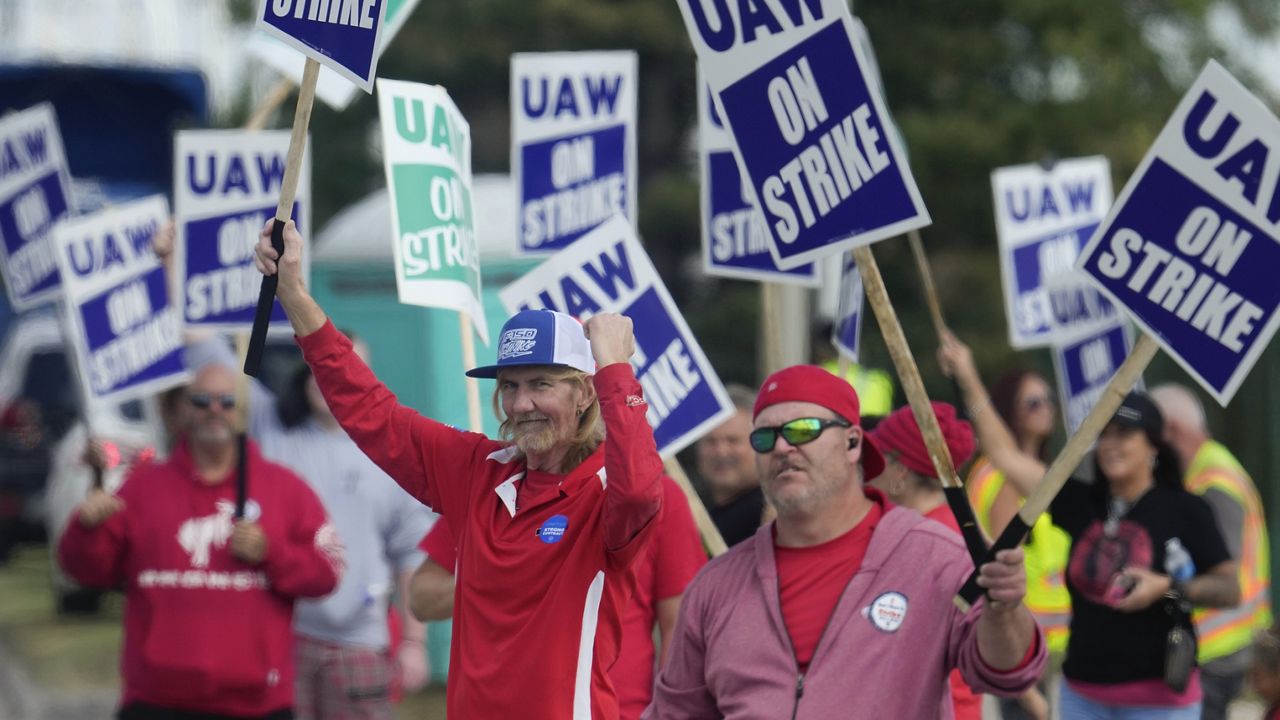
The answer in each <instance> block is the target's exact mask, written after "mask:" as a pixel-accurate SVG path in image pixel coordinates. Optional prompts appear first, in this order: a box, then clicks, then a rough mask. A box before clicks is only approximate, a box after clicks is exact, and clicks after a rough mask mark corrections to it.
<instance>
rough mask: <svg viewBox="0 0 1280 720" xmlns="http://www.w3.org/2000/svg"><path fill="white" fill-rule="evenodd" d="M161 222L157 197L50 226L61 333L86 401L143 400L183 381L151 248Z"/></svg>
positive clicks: (164, 214)
mask: <svg viewBox="0 0 1280 720" xmlns="http://www.w3.org/2000/svg"><path fill="white" fill-rule="evenodd" d="M168 217H169V207H168V203H166V202H165V199H164V196H162V195H157V196H154V197H150V198H145V199H142V200H137V201H134V202H131V203H128V204H126V205H120V206H118V207H115V208H111V209H109V210H102V211H100V212H97V213H95V214H93V215H89V216H85V217H80V218H75V219H73V220H66V221H64V222H62V223H59V224H58V225H57V227H55V228H54V232H53V241H54V245H55V246H56V253H57V256H58V264H59V267H60V268H61V270H62V285H63V289H64V292H65V298H64V299H65V302H64V303H63V308H64V311H65V313H66V318H67V327H68V333H67V334H68V336H69V337H70V339H71V344H72V346H73V347H74V349H75V357H76V361H77V364H78V366H79V367H80V369H81V373H80V374H81V376H82V377H83V378H84V381H85V382H84V384H85V391H86V393H85V394H86V396H87V398H88V399H89V400H90V401H104V400H108V399H111V400H125V399H129V398H137V397H143V396H146V395H148V394H151V393H156V392H160V391H161V390H164V389H166V388H169V387H172V386H174V385H178V384H180V383H182V382H185V381H186V378H187V372H186V369H185V368H184V367H183V363H182V351H183V347H184V343H183V337H182V315H181V314H180V313H179V311H178V308H177V307H176V306H175V305H174V304H173V303H172V302H171V301H170V298H169V291H168V287H167V285H166V278H165V271H164V267H163V266H162V265H161V264H160V261H159V259H158V258H156V256H155V253H154V252H153V251H152V248H151V238H152V236H153V235H155V233H156V231H157V230H159V229H160V226H161V225H163V224H164V223H165V222H167V221H168Z"/></svg>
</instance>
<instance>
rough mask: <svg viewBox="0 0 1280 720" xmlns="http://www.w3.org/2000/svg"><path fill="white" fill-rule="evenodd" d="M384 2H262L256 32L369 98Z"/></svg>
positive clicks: (319, 0)
mask: <svg viewBox="0 0 1280 720" xmlns="http://www.w3.org/2000/svg"><path fill="white" fill-rule="evenodd" d="M385 9H386V1H385V0H262V9H261V11H259V12H258V27H259V28H261V29H262V30H265V31H266V32H267V34H268V35H271V36H272V37H274V38H276V39H278V40H281V41H283V42H284V43H285V44H286V45H289V46H290V47H292V48H294V49H295V50H297V51H298V52H301V53H302V54H304V55H306V56H307V57H309V58H312V59H314V60H316V61H317V62H319V63H321V64H322V65H325V66H328V67H329V68H330V69H332V70H333V71H334V72H336V73H338V74H339V75H341V76H342V77H344V78H346V79H348V80H350V81H351V82H353V83H355V84H356V85H359V86H360V87H361V88H362V89H363V90H364V91H365V92H373V78H374V76H375V75H376V74H377V69H378V54H379V52H380V50H381V49H382V46H381V45H380V44H379V42H380V40H379V36H380V34H381V33H382V14H383V11H384V10H385Z"/></svg>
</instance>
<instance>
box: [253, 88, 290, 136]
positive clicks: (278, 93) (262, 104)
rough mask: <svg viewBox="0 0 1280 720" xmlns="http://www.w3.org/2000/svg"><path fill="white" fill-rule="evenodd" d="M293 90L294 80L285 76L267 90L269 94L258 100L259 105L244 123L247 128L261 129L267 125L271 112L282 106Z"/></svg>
mask: <svg viewBox="0 0 1280 720" xmlns="http://www.w3.org/2000/svg"><path fill="white" fill-rule="evenodd" d="M292 90H293V80H291V79H289V78H287V77H284V78H280V81H279V82H277V83H276V84H275V85H273V86H272V87H271V89H270V90H268V91H267V94H266V95H264V96H263V97H262V100H261V101H259V102H258V106H257V107H255V108H254V109H253V112H252V113H251V114H250V115H249V119H248V120H246V121H245V123H244V129H245V130H261V129H262V128H264V127H266V126H267V120H269V119H271V113H273V112H275V111H276V108H278V107H280V103H282V102H284V101H285V98H287V97H289V93H290V92H291V91H292Z"/></svg>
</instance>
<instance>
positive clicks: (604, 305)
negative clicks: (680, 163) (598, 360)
mask: <svg viewBox="0 0 1280 720" xmlns="http://www.w3.org/2000/svg"><path fill="white" fill-rule="evenodd" d="M499 295H500V297H501V298H502V304H503V305H504V306H506V309H507V312H510V313H515V312H517V311H519V310H526V309H530V308H546V309H548V310H557V311H559V312H563V313H567V314H569V315H572V316H574V317H577V318H581V319H586V318H587V317H589V316H591V315H594V314H597V313H601V312H616V313H621V314H623V315H626V316H627V317H629V318H631V319H632V320H633V321H634V325H635V337H636V352H635V355H633V356H632V358H631V364H632V366H634V367H635V371H636V378H637V379H638V380H639V381H640V386H641V387H642V388H644V398H645V401H646V402H647V403H648V405H649V407H648V410H647V412H646V416H647V418H648V420H649V424H650V425H652V426H653V437H654V440H655V441H656V442H657V445H658V452H659V453H661V454H662V455H663V456H666V457H670V456H671V455H674V454H675V453H677V452H679V451H680V450H681V449H683V448H684V447H685V446H687V445H688V444H689V443H691V442H693V441H694V440H696V439H697V438H698V437H700V436H702V435H703V434H704V433H706V432H707V431H709V430H711V429H712V428H714V427H715V426H716V425H718V424H720V423H721V422H723V421H724V420H725V419H726V418H728V417H729V416H730V415H732V414H733V405H732V404H731V403H730V402H729V397H728V395H727V394H726V393H725V391H724V386H723V385H721V384H720V379H719V377H717V376H716V373H715V370H713V369H712V368H711V364H710V363H709V362H707V358H706V356H705V355H703V354H702V348H701V347H699V346H698V343H697V341H696V340H695V339H694V337H693V333H691V332H690V331H689V326H688V325H686V324H685V321H684V318H683V317H682V316H681V315H680V310H679V309H678V308H677V307H676V305H675V302H674V301H673V300H672V299H671V295H670V294H669V293H668V292H667V288H666V286H665V285H663V283H662V278H660V277H659V276H658V272H657V270H655V269H654V267H653V263H652V262H651V261H650V260H649V256H648V255H646V254H645V252H644V249H643V248H642V247H641V246H640V241H639V240H638V239H637V238H636V235H635V232H634V231H633V230H632V229H631V226H630V224H629V223H628V222H627V221H626V219H624V218H621V217H615V218H613V219H612V220H610V221H609V222H607V223H605V224H604V225H601V226H600V227H599V228H597V229H596V230H594V231H592V232H591V233H589V234H588V235H586V236H585V237H583V238H582V239H581V240H578V241H577V242H575V243H574V244H573V245H570V246H569V247H567V248H565V249H564V250H562V251H560V252H558V253H556V254H555V255H554V256H552V257H551V258H550V259H549V260H547V261H546V262H544V263H542V264H541V265H539V266H538V267H536V268H534V269H533V270H531V271H530V272H529V273H528V274H526V275H525V276H524V277H522V278H520V279H519V280H517V281H515V282H513V283H511V284H510V285H508V286H506V287H505V288H503V289H502V292H501V293H499ZM503 340H504V339H503V338H499V343H501V342H503Z"/></svg>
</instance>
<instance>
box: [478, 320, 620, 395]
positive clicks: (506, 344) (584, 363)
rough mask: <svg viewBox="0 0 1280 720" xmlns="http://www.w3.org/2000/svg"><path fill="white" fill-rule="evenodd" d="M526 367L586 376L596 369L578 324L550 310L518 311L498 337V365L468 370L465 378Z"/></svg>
mask: <svg viewBox="0 0 1280 720" xmlns="http://www.w3.org/2000/svg"><path fill="white" fill-rule="evenodd" d="M526 365H559V366H561V367H571V368H573V369H574V370H581V371H582V372H584V373H587V374H588V375H590V374H592V373H594V372H595V369H596V363H595V360H594V359H592V357H591V344H590V343H588V342H587V335H586V333H585V332H583V331H582V323H579V322H578V321H577V320H575V319H574V318H573V317H571V316H569V315H565V314H564V313H561V312H555V311H554V310H521V311H520V312H518V313H516V314H515V315H512V316H511V319H510V320H508V321H507V322H506V324H504V325H503V326H502V332H501V333H500V334H499V335H498V362H497V363H496V364H493V365H484V366H482V367H478V368H474V369H471V370H468V371H467V376H468V377H474V378H496V377H498V371H499V370H501V369H503V368H510V367H523V366H526Z"/></svg>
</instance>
